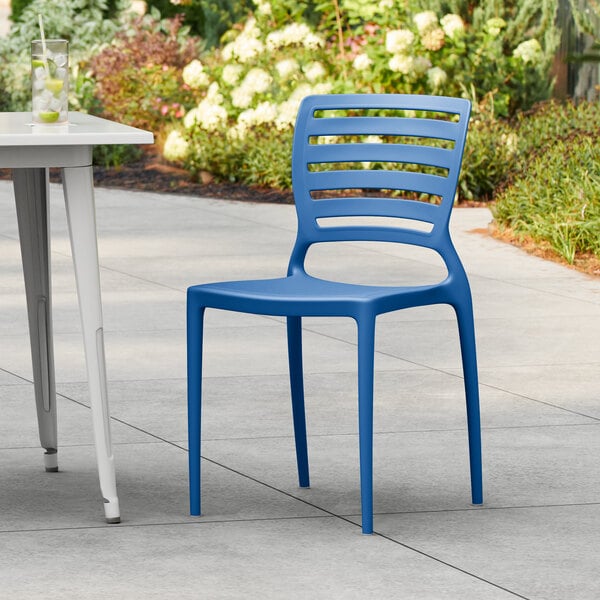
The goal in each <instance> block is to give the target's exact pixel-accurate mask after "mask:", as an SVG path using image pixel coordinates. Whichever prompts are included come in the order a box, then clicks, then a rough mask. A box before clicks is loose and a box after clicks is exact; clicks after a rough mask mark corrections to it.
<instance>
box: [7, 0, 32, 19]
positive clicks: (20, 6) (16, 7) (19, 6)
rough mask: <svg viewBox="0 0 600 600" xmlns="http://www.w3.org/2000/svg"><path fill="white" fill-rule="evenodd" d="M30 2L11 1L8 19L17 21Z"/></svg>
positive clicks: (28, 0) (30, 0) (26, 0)
mask: <svg viewBox="0 0 600 600" xmlns="http://www.w3.org/2000/svg"><path fill="white" fill-rule="evenodd" d="M31 2H32V0H11V2H10V19H11V21H18V20H19V17H20V16H21V14H22V13H23V11H24V10H25V9H26V8H27V6H28V5H29V4H31Z"/></svg>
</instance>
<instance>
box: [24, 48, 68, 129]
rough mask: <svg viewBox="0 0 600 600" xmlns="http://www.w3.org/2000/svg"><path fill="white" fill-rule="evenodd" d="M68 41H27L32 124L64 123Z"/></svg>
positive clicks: (66, 107)
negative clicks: (28, 47)
mask: <svg viewBox="0 0 600 600" xmlns="http://www.w3.org/2000/svg"><path fill="white" fill-rule="evenodd" d="M68 95H69V42H68V41H67V40H46V51H45V53H44V45H43V44H42V40H33V41H32V42H31V104H32V106H31V108H32V116H33V122H34V123H37V124H39V123H43V124H46V125H48V124H53V123H58V124H61V123H67V122H68Z"/></svg>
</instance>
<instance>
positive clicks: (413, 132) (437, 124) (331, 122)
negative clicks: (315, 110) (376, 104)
mask: <svg viewBox="0 0 600 600" xmlns="http://www.w3.org/2000/svg"><path fill="white" fill-rule="evenodd" d="M458 131H459V128H458V127H457V125H456V123H452V122H450V121H442V120H439V119H413V118H410V119H408V118H402V117H324V118H313V120H312V121H309V122H308V124H307V128H306V134H307V135H308V136H310V137H315V136H319V137H322V136H345V135H385V136H410V137H419V138H434V139H442V140H453V139H454V138H456V135H457V133H458Z"/></svg>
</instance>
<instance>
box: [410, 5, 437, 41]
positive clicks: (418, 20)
mask: <svg viewBox="0 0 600 600" xmlns="http://www.w3.org/2000/svg"><path fill="white" fill-rule="evenodd" d="M413 21H414V22H415V25H416V26H417V30H418V31H419V35H424V34H425V33H427V32H429V31H431V30H433V29H437V28H438V27H439V23H438V18H437V15H436V14H435V13H434V12H433V11H432V10H426V11H424V12H420V13H417V14H416V15H415V16H414V17H413Z"/></svg>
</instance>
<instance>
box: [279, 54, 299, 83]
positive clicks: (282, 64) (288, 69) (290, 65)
mask: <svg viewBox="0 0 600 600" xmlns="http://www.w3.org/2000/svg"><path fill="white" fill-rule="evenodd" d="M275 70H276V71H277V73H278V74H279V77H281V79H288V78H289V77H290V75H293V74H294V73H297V72H298V71H299V70H300V65H299V64H298V61H296V60H295V59H293V58H284V59H283V60H280V61H279V62H278V63H277V64H276V65H275Z"/></svg>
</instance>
